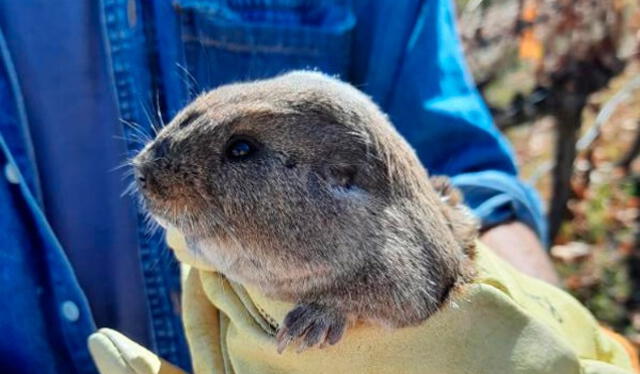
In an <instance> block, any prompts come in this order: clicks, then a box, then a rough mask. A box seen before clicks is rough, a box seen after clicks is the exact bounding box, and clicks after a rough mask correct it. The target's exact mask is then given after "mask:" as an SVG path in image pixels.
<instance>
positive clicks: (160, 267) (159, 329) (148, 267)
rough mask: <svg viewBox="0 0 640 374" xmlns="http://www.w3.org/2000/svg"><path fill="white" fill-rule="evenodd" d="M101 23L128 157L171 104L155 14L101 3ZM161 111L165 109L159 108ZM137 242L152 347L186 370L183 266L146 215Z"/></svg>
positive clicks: (127, 2)
mask: <svg viewBox="0 0 640 374" xmlns="http://www.w3.org/2000/svg"><path fill="white" fill-rule="evenodd" d="M101 7H102V22H103V25H102V27H103V32H104V38H105V40H106V42H107V43H106V44H107V46H108V55H109V56H108V57H109V58H110V63H111V71H112V74H113V84H114V86H115V87H114V92H116V95H117V98H116V99H117V103H118V107H119V111H120V113H119V114H120V118H121V119H122V121H123V122H124V125H123V133H124V137H125V139H126V142H127V148H128V154H129V156H130V157H132V156H134V155H135V154H136V153H137V151H138V150H139V149H140V148H141V147H142V144H140V139H139V138H140V135H139V133H138V132H139V131H143V132H145V133H146V134H148V135H152V134H153V132H154V131H155V129H154V128H157V127H158V126H160V125H161V124H160V122H161V118H159V117H160V116H164V114H162V115H159V114H157V113H162V112H163V111H165V109H164V108H166V106H165V105H166V103H165V102H164V97H162V96H161V93H160V87H161V85H162V80H161V74H160V71H159V64H158V62H157V53H156V50H155V48H154V38H155V30H154V24H153V17H154V13H153V12H154V9H155V8H153V7H152V6H150V2H144V1H135V0H102V2H101ZM158 107H160V108H158ZM137 220H138V239H139V251H140V259H141V263H142V273H143V281H144V287H145V293H146V296H147V301H148V306H149V315H150V319H151V321H150V323H151V332H152V339H153V343H154V344H153V345H154V346H153V347H151V348H152V349H153V350H154V351H155V352H156V353H157V354H158V355H160V356H161V357H163V358H165V359H166V360H168V361H170V362H172V363H174V364H177V365H179V366H181V367H183V368H185V369H188V368H189V365H190V363H189V361H190V360H189V356H188V351H187V347H186V343H185V339H184V333H183V330H182V323H181V319H180V315H179V310H180V307H179V300H180V297H179V295H180V289H179V288H180V281H179V266H178V263H177V261H176V260H175V259H174V257H173V255H172V254H171V252H170V251H169V249H168V248H167V247H166V244H165V241H164V233H163V232H162V231H161V230H150V229H149V222H148V219H147V217H146V216H145V214H144V212H142V211H140V210H138V211H137Z"/></svg>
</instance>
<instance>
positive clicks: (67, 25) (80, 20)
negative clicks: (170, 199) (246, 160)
mask: <svg viewBox="0 0 640 374" xmlns="http://www.w3.org/2000/svg"><path fill="white" fill-rule="evenodd" d="M0 31H2V32H4V36H5V37H4V39H3V38H2V37H1V36H2V35H3V34H2V32H0V135H1V137H2V138H3V139H4V140H3V141H2V142H1V144H2V154H1V155H0V166H2V167H3V168H4V169H3V173H4V174H0V242H1V243H2V244H3V246H4V247H5V248H6V249H4V250H3V251H2V254H1V255H0V259H1V260H0V277H1V279H2V282H1V283H0V297H2V300H12V302H10V303H5V305H4V307H3V308H2V309H0V328H1V329H0V331H1V332H3V333H5V334H6V337H7V339H5V340H4V341H3V342H2V343H0V347H1V349H0V372H3V373H4V372H17V373H36V372H37V373H42V372H50V373H74V372H76V373H92V372H93V370H94V369H93V368H92V366H91V365H90V363H89V361H88V355H87V351H86V347H85V339H86V337H87V335H88V334H89V333H90V332H91V331H92V330H93V328H94V327H93V322H92V316H91V314H90V312H89V310H91V313H92V315H93V320H95V322H96V324H97V325H98V326H100V327H102V326H107V327H112V328H115V329H118V330H120V331H122V332H123V333H125V334H127V335H129V336H130V337H132V338H133V339H135V340H137V341H139V342H141V343H143V344H144V345H146V346H149V347H150V348H152V349H153V350H154V351H156V352H157V353H159V354H160V355H161V356H163V357H164V358H166V359H168V360H170V361H172V362H174V363H177V364H179V365H181V366H183V367H185V368H189V357H188V354H187V350H186V347H185V342H184V335H183V332H182V326H181V323H180V318H179V317H180V316H179V277H178V267H177V264H176V262H175V260H174V259H173V257H172V255H171V253H170V252H169V251H168V250H167V248H166V245H165V244H164V241H163V236H162V233H161V232H149V230H148V228H147V224H146V223H145V218H144V214H143V212H140V211H139V209H138V207H137V204H136V203H135V199H132V198H130V197H128V196H121V193H122V192H123V190H124V188H125V186H126V184H127V183H128V182H130V177H128V176H127V175H124V172H123V170H122V169H117V170H114V168H115V167H117V166H118V165H119V164H120V163H122V162H123V161H125V160H126V158H127V157H129V156H131V155H133V154H135V152H137V150H138V149H139V148H140V147H141V144H140V141H139V134H138V132H139V131H143V132H146V133H152V132H153V131H154V130H153V126H154V125H160V124H161V122H163V121H166V120H167V119H168V118H170V117H171V116H172V115H174V114H175V113H176V112H177V111H178V110H179V109H180V108H181V107H182V106H183V105H185V104H186V103H187V102H188V101H189V100H190V99H191V98H193V97H194V96H195V95H197V94H198V93H199V92H201V91H203V90H206V89H209V88H213V87H216V86H218V85H220V84H224V83H228V82H233V81H238V80H245V79H256V78H263V77H269V76H272V75H275V74H278V73H281V72H285V71H287V70H291V69H301V68H306V69H318V70H322V71H324V72H327V73H330V74H335V75H338V76H340V77H341V78H343V79H345V80H348V81H350V82H352V83H353V84H355V85H356V86H357V87H359V88H360V89H362V90H363V91H365V92H367V93H368V94H369V95H370V96H371V97H372V98H373V99H374V100H375V101H376V102H377V103H378V104H379V105H380V106H381V107H382V109H383V110H384V111H386V112H387V113H389V116H390V118H391V120H392V121H393V123H394V124H395V125H396V126H397V127H398V129H399V131H400V132H401V133H402V134H403V135H404V136H405V137H407V139H408V140H409V142H410V143H411V144H412V145H413V146H414V147H415V149H416V151H417V153H418V155H419V157H420V159H421V160H422V162H423V163H424V164H425V166H426V167H427V168H429V170H430V172H431V173H432V174H447V175H451V176H454V183H456V184H457V185H458V186H459V187H460V188H462V190H463V191H464V193H465V198H466V199H467V202H468V203H469V204H470V205H471V207H472V208H473V209H474V211H475V213H476V214H477V215H478V216H479V217H480V218H481V219H482V222H483V225H485V227H489V226H492V225H496V224H499V223H501V222H504V221H507V220H513V219H518V220H521V221H522V222H525V223H526V224H528V225H529V226H531V227H532V228H534V229H535V230H536V232H537V233H538V234H539V235H540V236H542V237H544V235H545V234H544V220H543V216H542V212H541V208H540V203H539V201H538V198H537V195H536V194H535V192H534V191H533V190H531V188H530V187H527V186H526V185H524V184H523V183H521V182H520V181H519V180H518V179H517V177H516V168H515V165H514V161H513V156H512V153H511V151H510V149H509V146H508V145H507V143H506V142H505V140H504V139H503V137H502V136H501V135H500V134H499V133H498V131H497V130H496V129H495V128H494V126H493V124H492V121H491V118H490V116H489V114H488V112H487V110H486V108H485V106H484V104H483V103H482V101H481V99H480V97H479V95H478V93H477V92H476V90H475V88H474V86H473V84H472V82H471V79H470V77H469V75H468V73H467V72H466V70H465V66H464V61H463V57H462V53H461V50H460V43H459V41H458V39H457V36H456V33H455V26H454V14H453V9H452V6H451V3H450V1H449V0H406V1H401V2H399V1H398V2H392V1H383V0H313V1H312V0H209V1H205V0H174V1H170V0H155V1H144V0H101V1H96V2H85V1H74V0H61V1H56V2H51V1H45V0H25V1H10V0H0ZM120 120H122V121H120ZM134 123H135V125H132V124H134ZM9 164H10V165H11V166H9V167H5V166H3V165H9ZM5 170H8V171H5ZM16 182H17V183H16ZM67 259H68V260H67ZM69 264H71V266H70V265H69ZM72 268H73V270H74V271H72V270H71V269H72ZM85 295H86V298H85ZM87 299H88V303H87V301H86V300H87ZM47 370H48V371H47Z"/></svg>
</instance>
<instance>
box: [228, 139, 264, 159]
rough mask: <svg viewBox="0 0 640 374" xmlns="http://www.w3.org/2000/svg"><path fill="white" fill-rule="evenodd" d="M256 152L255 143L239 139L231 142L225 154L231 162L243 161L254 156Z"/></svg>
mask: <svg viewBox="0 0 640 374" xmlns="http://www.w3.org/2000/svg"><path fill="white" fill-rule="evenodd" d="M256 150H257V147H256V145H255V143H253V142H252V141H250V140H248V139H245V138H239V139H232V140H231V141H229V143H228V145H227V149H226V150H225V154H226V156H227V158H229V159H230V160H234V161H242V160H246V159H247V158H249V157H250V156H251V155H253V154H254V153H255V152H256Z"/></svg>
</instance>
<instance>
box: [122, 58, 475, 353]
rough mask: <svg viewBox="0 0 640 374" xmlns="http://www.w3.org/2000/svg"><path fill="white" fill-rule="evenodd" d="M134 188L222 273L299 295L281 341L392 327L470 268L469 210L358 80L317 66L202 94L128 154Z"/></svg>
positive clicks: (429, 306) (469, 275) (409, 320)
mask: <svg viewBox="0 0 640 374" xmlns="http://www.w3.org/2000/svg"><path fill="white" fill-rule="evenodd" d="M132 164H133V166H134V170H135V175H136V179H137V184H138V187H139V190H140V191H141V195H142V201H143V204H144V205H145V207H146V208H147V209H148V211H149V212H150V214H151V215H152V216H153V217H154V218H155V219H157V221H158V222H159V223H160V224H161V225H163V226H169V225H171V226H175V227H176V228H178V230H180V231H181V232H182V233H183V235H184V236H185V239H186V241H187V244H188V247H189V250H190V251H192V252H193V254H194V255H195V256H198V257H199V258H200V259H202V260H203V261H204V262H205V263H207V264H210V265H211V266H212V267H214V268H215V269H217V270H218V271H219V272H221V273H222V274H224V275H225V276H226V277H228V278H229V279H231V280H233V281H236V282H239V283H240V284H245V285H251V286H253V287H256V288H258V289H259V290H261V291H262V292H264V293H265V294H266V295H267V296H269V297H272V298H275V299H278V300H283V301H289V302H293V303H295V304H296V306H295V308H294V309H293V310H291V311H290V312H289V313H288V315H287V316H286V317H285V319H284V321H283V322H282V324H281V325H280V327H279V330H278V334H277V337H276V339H277V349H278V351H279V352H281V351H282V350H283V349H285V348H286V347H287V346H288V345H290V344H292V343H295V344H296V345H297V346H298V349H299V350H304V349H307V348H310V347H314V346H317V345H320V346H321V347H323V346H325V345H326V344H335V343H336V342H338V341H339V340H340V338H341V337H342V335H343V333H344V331H345V329H347V328H348V327H349V326H351V325H353V324H354V323H356V322H360V321H362V322H366V323H374V324H378V325H384V326H389V327H391V328H401V327H405V326H411V325H416V324H419V323H421V322H422V321H424V320H426V319H427V318H428V317H429V316H431V315H432V314H433V313H435V312H436V311H437V310H438V309H439V307H440V306H441V305H442V303H443V302H445V300H446V299H447V297H448V295H449V294H450V292H452V290H453V289H455V288H456V287H458V286H459V285H462V284H464V283H466V282H469V281H471V280H472V279H473V276H474V274H475V269H474V265H473V255H474V248H475V247H474V242H475V238H476V236H477V232H478V225H477V222H476V221H475V219H473V217H472V216H471V215H470V214H468V212H467V211H466V209H465V208H464V207H463V206H462V205H461V199H460V194H459V192H458V191H457V190H456V189H455V188H454V187H452V186H451V184H450V183H449V181H448V179H447V178H444V177H433V178H431V179H430V178H429V177H428V174H427V171H426V170H425V169H424V167H423V166H422V165H421V163H420V162H419V160H418V158H417V157H416V155H415V153H414V151H413V150H412V148H411V147H410V146H409V145H408V144H407V142H406V141H405V140H404V139H403V138H402V137H401V136H400V135H399V134H398V133H397V131H396V130H395V129H394V127H393V126H392V125H391V123H390V122H389V120H388V118H387V117H386V115H384V114H383V113H382V111H381V110H380V109H379V108H378V107H377V106H376V105H375V104H374V103H373V102H372V100H371V99H370V98H369V97H367V96H366V95H365V94H363V93H362V92H360V91H358V90H357V89H356V88H354V87H353V86H351V85H349V84H347V83H343V82H341V81H339V80H337V79H334V78H331V77H329V76H326V75H324V74H321V73H318V72H308V71H295V72H291V73H287V74H285V75H281V76H278V77H275V78H271V79H266V80H260V81H255V82H246V83H237V84H230V85H226V86H221V87H219V88H217V89H214V90H212V91H209V92H207V93H204V94H202V95H200V96H199V97H197V98H196V99H195V100H194V101H193V102H192V103H191V104H189V105H188V106H187V107H185V108H184V109H183V110H182V111H181V112H180V113H178V115H177V116H176V117H175V118H174V119H173V120H172V121H171V122H170V123H169V124H168V125H167V126H165V127H164V128H162V129H161V130H160V131H159V133H158V134H157V136H156V137H155V139H154V140H152V141H151V142H150V143H148V144H147V145H146V146H145V147H144V148H143V149H142V150H141V151H140V153H139V154H138V155H137V156H136V157H135V158H134V159H133V162H132Z"/></svg>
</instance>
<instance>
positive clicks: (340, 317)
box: [276, 303, 347, 353]
mask: <svg viewBox="0 0 640 374" xmlns="http://www.w3.org/2000/svg"><path fill="white" fill-rule="evenodd" d="M346 325H347V318H346V316H345V315H344V313H342V312H340V311H337V310H335V309H334V308H331V307H327V306H323V305H320V304H317V303H310V304H301V305H298V306H297V307H295V308H294V309H293V310H292V311H290V312H289V313H288V314H287V315H286V317H285V318H284V322H283V323H282V326H281V327H280V329H278V334H277V335H276V341H277V343H278V353H282V352H283V351H284V350H285V349H286V348H287V346H289V344H291V343H292V342H294V341H297V342H298V349H297V352H298V353H300V352H302V351H304V350H305V349H308V348H311V347H313V346H315V345H317V344H320V348H323V347H325V346H326V345H327V344H329V345H333V344H336V343H337V342H338V341H339V340H340V338H342V334H343V333H344V330H345V329H346Z"/></svg>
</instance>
